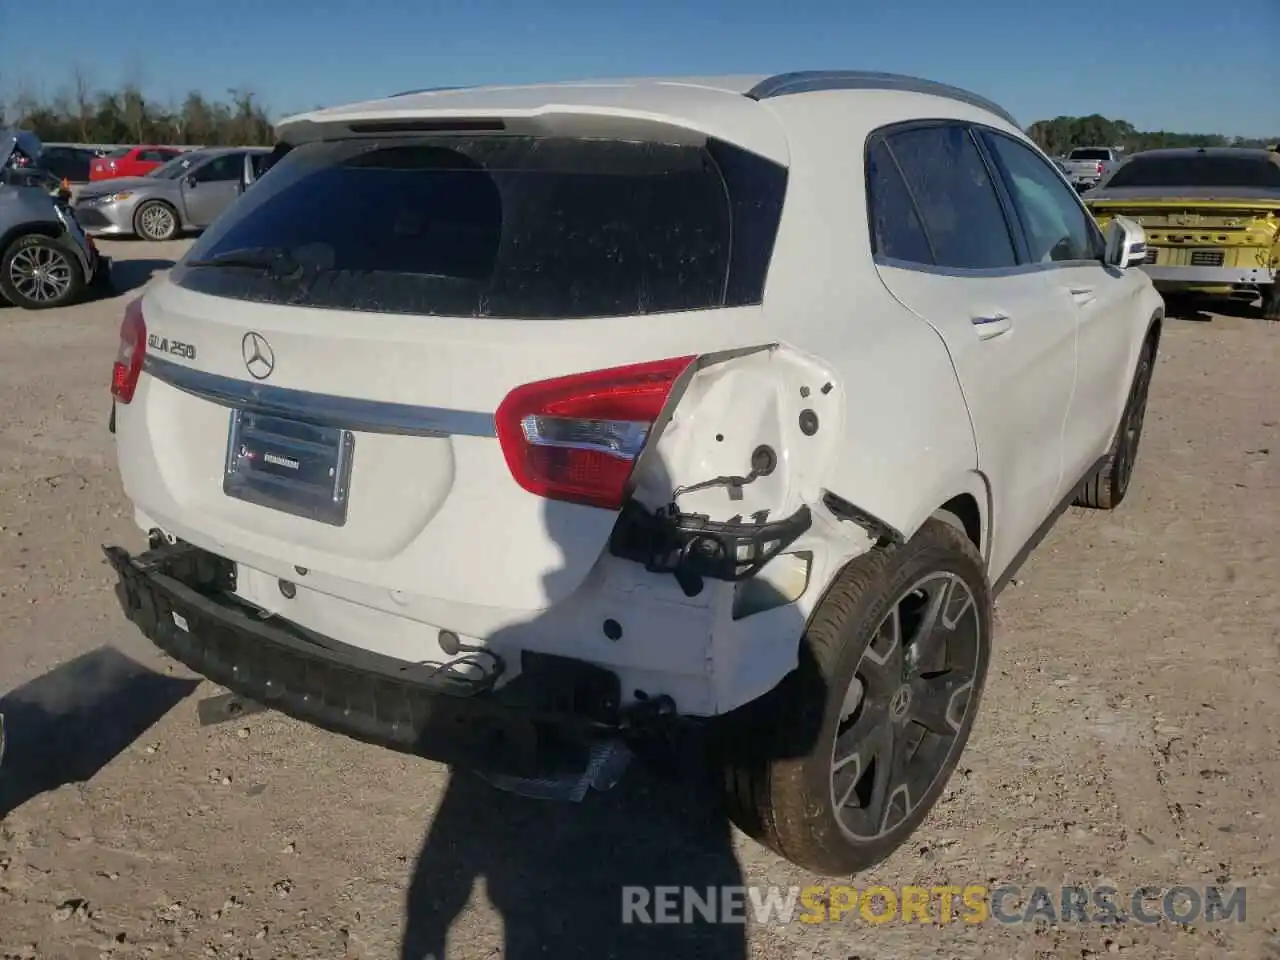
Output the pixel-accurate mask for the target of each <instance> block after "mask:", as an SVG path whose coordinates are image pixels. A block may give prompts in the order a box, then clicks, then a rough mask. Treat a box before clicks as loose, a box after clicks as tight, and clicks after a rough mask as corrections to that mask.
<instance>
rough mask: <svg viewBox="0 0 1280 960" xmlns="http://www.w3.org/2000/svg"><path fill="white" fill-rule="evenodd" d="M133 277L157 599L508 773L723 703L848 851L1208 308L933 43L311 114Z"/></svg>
mask: <svg viewBox="0 0 1280 960" xmlns="http://www.w3.org/2000/svg"><path fill="white" fill-rule="evenodd" d="M277 132H278V135H279V137H280V140H281V142H280V145H279V146H278V147H277V149H276V151H275V153H274V154H273V157H274V166H272V167H271V169H270V170H269V172H268V173H267V174H266V175H265V176H264V177H263V179H262V180H261V181H260V182H258V183H257V184H255V185H254V188H253V189H252V190H251V191H248V192H246V193H245V195H244V196H243V197H241V198H240V199H239V200H238V201H237V202H236V203H235V204H234V205H233V206H232V207H231V208H230V209H229V210H228V211H227V213H226V214H225V215H223V216H222V217H221V218H220V219H219V220H218V221H217V222H216V223H215V224H214V225H213V226H212V227H211V228H210V229H209V230H208V231H207V232H206V233H205V234H204V235H203V236H202V237H201V238H200V240H199V241H198V242H197V243H196V244H195V245H194V246H193V247H192V249H191V250H190V251H189V252H188V253H187V254H186V256H185V257H184V258H183V259H182V260H181V261H180V262H179V263H178V264H177V266H176V267H175V268H174V269H173V270H172V271H171V273H170V274H169V275H168V277H167V278H166V279H164V280H163V281H162V282H160V283H158V284H156V285H154V286H152V287H151V288H150V289H149V290H148V291H147V292H146V294H145V295H144V296H143V297H142V298H141V299H140V300H139V301H136V302H134V303H133V304H131V305H130V306H129V308H128V309H127V311H126V314H125V318H124V322H123V325H122V327H121V338H120V339H121V343H120V352H119V356H118V358H117V361H116V364H115V368H114V371H113V382H112V394H113V397H114V402H113V407H114V410H113V417H112V424H113V428H114V429H115V430H116V444H117V452H118V457H119V468H120V474H121V478H122V481H123V486H124V490H125V492H126V494H127V495H128V497H129V498H130V499H131V500H132V502H133V504H134V505H135V508H136V519H137V523H138V525H139V526H140V527H141V528H142V530H144V531H146V532H147V533H148V535H149V544H148V548H147V549H146V550H145V551H143V552H139V553H136V554H131V553H130V552H127V551H126V550H125V549H124V548H121V547H108V548H106V549H107V555H108V558H109V559H110V561H111V563H112V565H113V566H114V568H115V569H116V571H117V572H118V574H119V579H120V584H119V591H118V592H119V596H120V598H121V602H122V605H123V606H124V609H125V611H126V613H127V614H128V616H129V617H130V619H131V620H132V621H133V622H134V623H136V624H137V625H138V626H139V627H140V628H141V629H142V630H143V631H144V632H145V633H146V634H147V636H149V637H150V638H151V639H152V640H153V641H154V642H155V643H156V644H157V645H158V646H159V647H161V648H163V649H164V650H165V651H168V652H169V653H170V654H172V655H173V656H175V657H176V658H178V659H179V660H181V661H183V662H184V663H186V664H188V665H189V666H190V667H192V668H193V669H194V670H196V671H198V672H199V673H200V674H202V675H204V676H206V677H208V678H209V679H211V680H213V681H215V682H216V683H218V684H220V685H222V686H224V687H226V688H228V689H229V690H231V691H232V692H233V693H235V694H237V695H239V696H242V697H244V698H246V699H248V700H251V701H255V702H260V703H263V704H267V705H270V706H272V707H275V708H277V709H279V710H281V711H284V712H286V713H288V714H290V715H292V716H295V717H299V718H302V719H305V720H308V721H310V722H313V723H315V724H318V725H321V726H324V727H326V728H329V729H332V730H337V731H340V732H344V733H347V734H349V735H352V736H355V737H358V738H361V739H364V740H367V741H371V742H375V743H381V744H384V745H387V746H391V747H395V748H399V749H403V750H407V751H411V752H415V753H419V754H421V755H424V756H428V757H433V758H436V759H440V760H443V761H445V762H449V763H454V764H459V765H465V766H468V767H470V768H473V769H477V770H481V771H489V772H490V773H493V774H511V775H521V776H529V777H537V776H544V775H545V776H552V775H555V774H556V771H561V770H565V769H569V764H570V763H571V762H573V763H579V762H581V757H582V756H585V755H586V751H588V750H589V749H591V747H592V745H593V744H598V743H599V742H602V741H607V740H609V739H611V738H620V739H622V740H623V741H626V740H628V739H632V740H637V741H642V740H644V739H645V738H648V737H653V736H660V735H663V734H665V733H666V732H667V731H669V730H672V729H679V728H681V727H684V726H693V727H698V728H701V729H703V730H710V731H712V732H713V735H712V736H710V737H709V738H708V739H707V742H708V743H709V744H710V749H709V750H708V752H707V756H708V757H709V758H710V761H711V762H713V763H715V764H716V765H717V766H718V767H720V768H722V769H723V781H724V783H725V785H726V792H727V794H728V797H729V801H730V809H731V811H732V814H733V817H734V819H735V820H736V822H737V823H738V824H739V826H741V827H742V829H743V830H744V831H746V832H747V833H749V834H751V835H752V836H754V837H756V838H758V839H759V840H760V842H762V843H765V844H767V845H768V846H770V847H772V848H773V849H774V850H776V851H778V852H779V853H780V854H781V855H783V856H784V857H786V858H788V859H790V860H791V861H793V862H795V863H797V864H801V865H804V866H806V867H809V868H812V869H815V870H818V871H821V872H823V873H848V872H852V871H855V870H858V869H861V868H864V867H867V866H868V865H870V864H872V863H874V862H876V861H878V860H880V859H882V858H883V857H885V856H886V855H887V854H888V853H889V852H890V851H892V850H893V849H894V848H896V847H897V846H898V845H899V844H900V843H902V841H903V840H904V839H905V838H906V837H907V836H908V835H909V834H910V833H911V832H912V831H913V830H914V829H915V828H916V826H917V825H918V824H919V823H920V822H921V820H922V819H923V818H924V816H925V815H926V813H927V812H928V811H929V809H930V808H931V807H932V805H933V804H934V803H935V802H936V800H937V798H938V796H939V795H940V793H941V792H942V789H943V787H944V785H945V783H946V781H947V779H948V777H949V776H950V773H951V771H952V769H953V768H954V766H955V764H956V761H957V759H958V756H959V754H960V752H961V750H962V749H963V747H964V743H965V741H966V739H967V737H968V735H969V731H970V729H971V727H972V724H973V721H974V716H975V714H976V712H977V710H978V705H979V700H980V699H981V694H982V689H983V682H984V679H985V677H986V674H987V669H988V663H989V660H990V657H991V634H992V604H993V599H992V598H993V595H994V593H995V591H996V590H998V588H999V586H1000V585H1001V584H1002V583H1003V582H1005V581H1006V580H1007V579H1008V577H1009V575H1010V573H1011V571H1012V570H1013V568H1014V567H1015V565H1016V564H1017V563H1018V562H1019V561H1020V559H1021V558H1022V557H1023V556H1024V555H1025V554H1026V553H1027V552H1028V551H1029V550H1030V549H1031V548H1032V547H1033V546H1034V544H1035V543H1036V542H1037V540H1038V538H1039V536H1040V535H1042V533H1043V532H1044V530H1046V529H1047V527H1048V525H1049V524H1050V523H1051V522H1052V521H1053V519H1054V518H1055V517H1056V516H1057V515H1058V514H1059V513H1060V512H1061V509H1062V508H1063V507H1064V506H1065V505H1067V504H1070V503H1072V502H1073V501H1074V502H1075V503H1078V504H1081V505H1086V506H1091V507H1098V508H1102V509H1110V508H1113V507H1115V506H1116V505H1118V504H1119V503H1120V501H1121V500H1122V499H1123V498H1124V495H1125V491H1126V488H1127V486H1128V484H1129V480H1130V476H1131V472H1132V470H1133V465H1134V459H1135V454H1136V451H1137V447H1138V441H1139V436H1140V433H1141V430H1142V422H1143V413H1144V410H1145V407H1146V397H1147V387H1148V384H1149V382H1150V378H1151V372H1152V367H1153V362H1154V358H1155V354H1156V350H1157V347H1158V344H1159V338H1160V329H1161V322H1162V315H1163V306H1162V301H1161V299H1160V297H1159V295H1158V294H1157V293H1156V292H1155V291H1154V289H1153V287H1152V285H1151V283H1150V281H1149V280H1148V279H1147V277H1146V276H1145V274H1143V272H1142V271H1141V270H1138V269H1134V267H1135V266H1136V265H1137V264H1140V263H1141V262H1142V261H1143V258H1144V256H1145V241H1144V239H1143V234H1142V230H1141V228H1140V227H1138V226H1137V225H1136V224H1134V223H1132V222H1130V221H1126V220H1124V219H1123V218H1117V220H1116V221H1115V222H1114V223H1113V224H1112V225H1111V226H1110V228H1109V231H1108V232H1107V233H1106V234H1105V235H1104V234H1103V232H1102V231H1100V229H1099V228H1098V226H1097V225H1096V223H1095V221H1094V220H1093V219H1092V218H1091V217H1090V215H1089V214H1088V213H1087V212H1086V210H1085V208H1084V206H1083V205H1082V204H1081V201H1080V199H1079V198H1078V197H1077V195H1076V193H1075V191H1074V190H1073V189H1072V187H1071V185H1070V184H1069V183H1068V182H1067V181H1066V180H1065V179H1064V178H1063V176H1062V174H1061V173H1060V172H1059V170H1058V169H1057V168H1056V167H1055V166H1054V164H1053V163H1052V162H1051V161H1050V160H1049V159H1048V158H1047V157H1046V156H1045V155H1044V154H1043V153H1041V151H1039V150H1038V149H1037V148H1036V147H1035V146H1034V145H1033V144H1032V143H1031V142H1030V141H1029V140H1028V139H1027V137H1026V136H1025V135H1024V134H1023V133H1022V131H1021V130H1020V129H1019V127H1018V125H1017V124H1016V123H1015V122H1014V121H1013V119H1012V118H1011V117H1010V116H1009V115H1008V114H1007V113H1005V112H1004V111H1003V110H1001V109H1000V108H999V107H997V106H995V105H994V104H992V103H990V102H988V101H986V100H984V99H983V98H981V97H978V96H976V95H974V94H972V93H968V92H966V91H963V90H958V89H955V88H952V87H947V86H942V85H939V84H935V83H931V82H927V81H922V80H917V79H913V78H908V77H901V76H896V75H886V74H874V73H860V72H811V73H799V74H787V75H782V76H774V77H723V78H697V79H644V80H611V81H600V82H585V83H565V84H550V85H540V86H525V87H492V88H472V89H451V90H436V91H417V92H412V93H406V94H402V95H399V96H394V97H390V98H387V99H383V100H378V101H373V102H368V103H358V104H355V105H352V106H345V107H335V108H331V109H325V110H320V111H317V112H313V113H308V114H305V115H302V116H298V117H294V118H291V119H288V120H286V121H284V122H283V123H281V124H280V125H279V127H278V128H277Z"/></svg>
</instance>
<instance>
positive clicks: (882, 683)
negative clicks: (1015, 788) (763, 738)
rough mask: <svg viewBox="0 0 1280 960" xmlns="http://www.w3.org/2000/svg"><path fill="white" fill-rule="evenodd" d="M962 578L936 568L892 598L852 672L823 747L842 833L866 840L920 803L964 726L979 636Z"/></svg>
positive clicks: (975, 610)
mask: <svg viewBox="0 0 1280 960" xmlns="http://www.w3.org/2000/svg"><path fill="white" fill-rule="evenodd" d="M981 631H982V622H981V618H980V616H979V610H978V605H977V602H976V600H975V598H974V594H973V591H972V590H971V589H970V588H969V586H968V584H966V583H965V582H964V580H962V579H961V578H960V577H959V576H957V575H955V574H953V573H947V572H943V571H939V572H936V573H933V574H930V575H929V576H927V577H924V578H923V579H921V580H919V581H917V582H916V583H915V584H914V585H912V586H911V587H910V588H909V589H907V590H906V591H904V592H903V593H902V594H901V595H900V596H899V597H898V598H897V599H896V600H895V601H894V603H893V606H892V609H891V610H890V612H889V614H888V615H887V616H886V617H885V618H884V620H883V621H881V623H880V625H879V627H878V628H877V629H876V631H875V633H874V635H873V636H872V639H871V642H870V643H869V644H868V645H867V648H866V650H865V651H864V652H863V654H862V658H861V660H860V661H859V663H858V666H857V669H856V670H855V671H854V676H853V680H852V682H851V683H850V685H849V689H848V691H847V693H846V695H845V697H844V701H843V703H842V706H841V711H840V722H839V725H838V727H837V730H836V735H835V739H834V742H833V744H832V751H831V796H832V802H833V805H834V810H835V813H836V821H837V823H838V824H839V827H840V829H841V831H842V832H844V833H845V834H846V835H847V836H849V837H850V838H852V839H854V840H857V841H862V842H866V841H870V840H875V839H877V838H879V837H882V836H884V835H885V834H887V833H889V832H890V831H892V830H893V829H894V828H895V827H896V826H897V825H898V824H900V823H902V822H903V821H904V820H906V819H907V818H908V817H909V816H910V815H911V814H912V812H913V811H914V810H915V809H916V808H917V807H918V806H919V805H920V803H921V802H922V801H923V800H924V798H925V796H926V795H927V794H928V792H929V790H930V788H931V787H932V786H933V785H934V783H935V781H937V779H938V777H939V776H940V774H941V772H942V770H943V768H944V767H945V766H946V764H947V759H948V757H949V756H950V754H951V751H952V748H953V746H954V745H955V743H956V737H957V735H958V734H959V733H960V732H961V730H963V729H964V721H965V718H966V714H967V713H968V710H969V704H970V702H971V701H972V700H973V697H972V691H973V688H974V683H975V681H976V680H977V671H978V666H979V657H980V655H981V649H982V646H981V644H982V642H983V638H982V636H981Z"/></svg>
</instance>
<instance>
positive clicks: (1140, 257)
mask: <svg viewBox="0 0 1280 960" xmlns="http://www.w3.org/2000/svg"><path fill="white" fill-rule="evenodd" d="M1106 260H1107V265H1108V266H1111V267H1118V268H1119V269H1121V270H1128V269H1129V268H1131V267H1136V266H1140V265H1141V264H1143V263H1145V262H1146V260H1147V232H1146V231H1145V230H1143V229H1142V226H1141V225H1140V224H1138V223H1136V222H1135V221H1133V220H1130V219H1129V218H1128V217H1119V216H1117V217H1113V218H1112V220H1111V222H1110V223H1109V224H1107V257H1106Z"/></svg>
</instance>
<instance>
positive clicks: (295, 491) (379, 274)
mask: <svg viewBox="0 0 1280 960" xmlns="http://www.w3.org/2000/svg"><path fill="white" fill-rule="evenodd" d="M744 171H745V173H744ZM784 186H785V170H784V169H783V168H781V167H780V166H778V165H776V164H773V163H771V162H769V161H766V160H763V159H762V158H760V157H757V156H754V155H749V154H746V153H745V152H743V151H741V150H738V149H737V148H733V147H730V146H728V145H727V144H724V143H720V142H712V143H709V144H707V145H702V146H699V145H688V144H685V145H679V144H671V143H661V142H643V141H634V140H626V141H623V140H611V139H601V138H577V137H557V136H539V137H522V136H506V137H502V138H496V137H490V136H486V135H483V134H481V135H474V136H472V135H452V136H427V137H415V138H412V139H398V140H394V141H387V140H376V139H354V140H352V139H348V140H342V141H330V142H313V143H308V144H305V145H302V146H299V147H297V148H295V149H293V150H292V151H290V152H289V154H288V155H287V156H285V157H284V159H282V160H281V161H280V163H279V164H278V166H277V167H276V168H274V169H273V170H272V175H271V176H270V177H268V178H265V179H264V180H263V181H262V183H260V184H257V185H255V187H254V189H253V190H251V191H248V192H246V193H245V194H244V196H243V197H242V198H241V199H240V200H239V201H237V203H236V205H235V206H234V207H233V208H232V209H231V210H230V211H228V213H227V214H226V215H225V216H224V217H223V218H222V219H220V220H219V221H218V222H217V223H216V224H215V225H214V227H213V228H211V229H210V230H209V231H207V232H206V234H205V235H204V236H203V237H202V238H201V240H200V241H199V242H198V243H197V244H196V245H195V246H194V247H193V249H192V250H191V251H190V252H189V254H188V255H187V257H185V258H184V260H183V261H182V262H181V263H180V264H179V265H178V266H177V267H175V269H174V270H173V271H172V272H171V274H170V277H169V279H168V280H167V281H166V282H164V283H162V284H160V285H158V286H156V287H155V288H153V289H152V290H151V291H150V292H149V293H148V294H147V295H146V297H145V299H144V301H143V303H142V309H143V315H144V320H145V323H146V327H147V350H146V371H147V372H146V373H145V374H144V375H143V376H142V379H141V381H140V383H139V388H138V393H137V395H136V396H135V398H134V399H133V401H132V402H131V403H130V404H128V405H125V406H122V407H121V411H120V416H119V424H118V433H117V436H118V443H119V444H120V463H121V471H122V475H123V479H124V483H125V488H126V491H127V492H128V493H129V495H130V496H131V498H132V499H133V500H134V501H135V503H136V504H138V506H139V508H140V509H141V510H142V511H143V513H144V514H145V515H148V516H150V517H153V518H154V519H155V520H156V521H157V522H162V523H167V524H169V525H170V526H171V527H172V528H173V529H174V530H175V531H177V532H180V534H182V533H185V534H186V535H187V536H188V538H190V539H193V540H194V541H195V542H197V543H201V545H204V546H208V547H210V548H212V549H221V550H222V551H223V552H225V553H226V554H227V555H230V556H233V557H234V556H236V554H237V553H249V554H254V555H260V556H266V557H277V558H280V557H288V558H289V560H290V561H291V562H293V563H295V564H297V565H299V566H303V567H308V568H314V569H316V570H317V571H326V572H329V573H331V574H334V575H338V576H342V577H345V578H348V579H350V580H354V581H359V582H362V583H367V584H377V585H379V586H385V587H387V588H388V589H391V590H393V591H401V592H404V593H406V594H412V595H416V596H424V595H425V596H434V597H441V598H446V599H448V600H449V601H453V602H458V603H467V604H477V605H487V606H501V607H504V608H519V609H529V610H534V609H539V608H542V607H545V606H547V605H549V604H550V603H554V602H556V601H557V600H558V599H560V598H562V597H564V596H566V595H567V594H568V593H569V592H571V591H572V590H573V589H575V588H576V587H577V585H578V584H579V583H580V582H581V580H582V578H583V577H584V576H585V574H586V572H587V571H588V570H589V569H590V567H591V566H592V565H593V564H594V563H595V561H596V559H597V558H598V556H599V554H600V551H601V549H602V548H603V546H604V545H605V543H606V542H607V539H608V536H609V532H610V530H611V528H612V525H613V522H614V520H615V517H616V511H615V510H610V509H602V508H601V507H599V506H592V505H584V504H582V503H567V502H560V501H553V500H548V499H544V498H541V497H539V496H536V495H535V494H534V493H531V492H530V491H529V490H528V489H525V488H524V487H523V486H521V484H520V483H518V482H517V480H516V479H515V478H514V476H513V472H512V467H511V465H510V464H509V463H508V461H507V457H506V455H505V454H504V450H503V448H502V446H501V445H500V444H499V442H498V441H497V440H496V439H495V433H496V427H495V417H494V415H495V411H496V410H497V409H498V408H499V405H500V404H501V402H502V400H503V398H504V397H505V396H506V395H507V394H508V393H509V392H510V391H511V390H512V389H513V388H515V387H517V386H520V385H522V384H526V383H530V382H532V381H539V380H543V379H546V378H550V377H557V376H563V375H569V374H577V373H582V372H586V371H593V370H600V369H602V368H610V367H616V366H620V365H624V364H631V363H638V362H641V361H652V360H659V359H663V358H668V357H680V356H685V355H692V354H698V353H703V352H709V351H715V350H720V349H727V348H731V347H736V346H739V345H742V344H744V343H750V342H752V340H753V338H754V337H756V335H757V332H758V329H759V327H760V320H759V317H760V310H759V307H758V304H759V301H760V296H761V292H762V287H763V281H764V273H765V270H766V269H767V263H768V252H769V250H771V247H772V240H773V233H774V231H776V228H777V218H778V214H779V212H780V208H781V192H782V190H783V189H784ZM748 208H749V209H750V210H751V213H752V215H751V216H750V217H739V216H738V215H737V211H738V210H741V209H748ZM762 251H763V253H764V256H763V257H761V256H760V253H761V252H762ZM587 480H588V481H590V478H587Z"/></svg>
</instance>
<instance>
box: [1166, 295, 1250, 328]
mask: <svg viewBox="0 0 1280 960" xmlns="http://www.w3.org/2000/svg"><path fill="white" fill-rule="evenodd" d="M1164 300H1165V310H1166V311H1167V312H1168V315H1169V316H1170V317H1173V318H1175V319H1178V320H1188V321H1191V322H1193V323H1212V322H1213V319H1214V317H1215V316H1221V317H1238V318H1240V319H1242V320H1260V319H1262V304H1261V302H1260V301H1258V300H1245V299H1243V298H1241V297H1203V296H1202V297H1193V296H1176V295H1168V294H1166V295H1165V298H1164Z"/></svg>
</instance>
